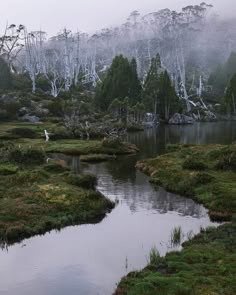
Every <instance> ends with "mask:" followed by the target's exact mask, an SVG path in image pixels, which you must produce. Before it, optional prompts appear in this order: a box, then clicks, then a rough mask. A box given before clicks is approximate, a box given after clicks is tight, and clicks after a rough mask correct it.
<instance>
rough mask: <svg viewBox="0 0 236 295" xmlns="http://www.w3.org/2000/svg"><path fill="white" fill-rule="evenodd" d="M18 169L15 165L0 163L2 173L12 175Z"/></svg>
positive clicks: (0, 172) (0, 173)
mask: <svg viewBox="0 0 236 295" xmlns="http://www.w3.org/2000/svg"><path fill="white" fill-rule="evenodd" d="M17 170H18V167H17V166H14V165H9V164H7V165H4V164H3V165H0V175H11V174H15V173H16V172H17Z"/></svg>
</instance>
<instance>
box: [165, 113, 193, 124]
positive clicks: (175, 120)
mask: <svg viewBox="0 0 236 295" xmlns="http://www.w3.org/2000/svg"><path fill="white" fill-rule="evenodd" d="M193 123H194V119H193V118H192V117H189V116H186V115H183V114H179V113H175V114H174V115H173V116H172V117H171V118H170V120H169V124H170V125H187V124H193Z"/></svg>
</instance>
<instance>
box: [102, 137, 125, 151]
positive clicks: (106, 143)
mask: <svg viewBox="0 0 236 295" xmlns="http://www.w3.org/2000/svg"><path fill="white" fill-rule="evenodd" d="M122 145H123V143H122V140H121V139H120V138H119V137H111V138H107V139H105V140H103V142H102V146H103V147H105V148H114V149H116V148H118V147H119V146H122Z"/></svg>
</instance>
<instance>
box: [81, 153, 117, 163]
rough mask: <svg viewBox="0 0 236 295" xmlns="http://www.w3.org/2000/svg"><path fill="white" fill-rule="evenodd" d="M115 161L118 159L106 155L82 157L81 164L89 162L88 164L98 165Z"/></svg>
mask: <svg viewBox="0 0 236 295" xmlns="http://www.w3.org/2000/svg"><path fill="white" fill-rule="evenodd" d="M115 159H116V156H113V155H106V154H91V155H82V156H81V157H80V161H81V162H87V163H98V162H104V161H111V160H115Z"/></svg>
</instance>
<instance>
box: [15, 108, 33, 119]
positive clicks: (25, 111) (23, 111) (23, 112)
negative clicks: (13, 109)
mask: <svg viewBox="0 0 236 295" xmlns="http://www.w3.org/2000/svg"><path fill="white" fill-rule="evenodd" d="M29 112H30V109H29V108H27V107H22V108H20V109H19V110H18V111H17V114H18V116H19V117H23V116H25V115H27V114H28V113H29Z"/></svg>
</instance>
